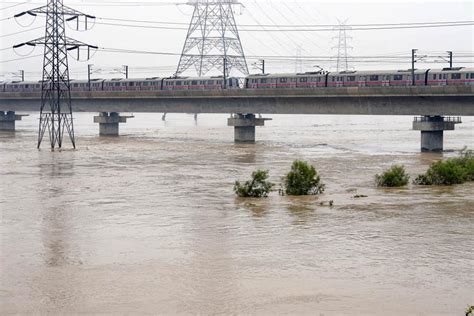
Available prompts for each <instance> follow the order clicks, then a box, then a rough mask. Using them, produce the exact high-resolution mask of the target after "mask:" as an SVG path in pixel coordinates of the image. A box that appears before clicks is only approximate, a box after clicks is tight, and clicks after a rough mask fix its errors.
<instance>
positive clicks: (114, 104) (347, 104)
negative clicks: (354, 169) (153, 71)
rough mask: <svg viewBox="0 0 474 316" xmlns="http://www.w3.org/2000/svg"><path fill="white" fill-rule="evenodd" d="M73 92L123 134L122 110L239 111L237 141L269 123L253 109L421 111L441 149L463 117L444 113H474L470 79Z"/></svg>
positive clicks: (22, 107) (21, 104)
mask: <svg viewBox="0 0 474 316" xmlns="http://www.w3.org/2000/svg"><path fill="white" fill-rule="evenodd" d="M40 98H41V96H40V94H38V93H36V94H34V93H1V94H0V111H11V112H10V113H12V112H18V111H20V112H21V111H38V109H39V104H40ZM72 98H73V109H74V111H76V112H100V113H101V115H100V116H98V117H96V118H95V121H96V122H97V123H99V124H101V134H102V135H107V134H112V135H118V124H119V123H121V122H125V121H126V118H124V117H122V116H120V115H119V114H118V113H120V112H132V113H138V112H145V113H153V112H158V113H235V115H233V116H232V117H231V118H230V119H229V121H228V125H229V126H233V127H234V128H235V140H236V141H237V142H254V141H255V126H263V125H264V121H265V119H262V118H257V117H255V115H252V114H253V113H265V114H306V115H308V114H314V115H325V114H330V115H410V116H421V117H422V118H417V119H416V120H415V122H414V129H416V130H420V131H421V133H422V146H421V147H422V150H427V151H437V150H442V148H443V141H442V139H443V131H444V130H452V129H454V125H455V124H458V123H460V120H459V119H457V118H455V119H453V118H449V119H448V118H447V119H444V117H445V116H456V117H457V116H474V86H468V85H466V86H414V87H350V88H320V89H258V90H257V89H255V90H250V89H237V90H213V91H200V90H188V91H120V92H110V91H94V92H73V93H72ZM0 121H1V118H0ZM440 122H443V123H440ZM107 124H109V125H107ZM108 127H109V128H108ZM0 128H1V126H0ZM109 132H110V133H109Z"/></svg>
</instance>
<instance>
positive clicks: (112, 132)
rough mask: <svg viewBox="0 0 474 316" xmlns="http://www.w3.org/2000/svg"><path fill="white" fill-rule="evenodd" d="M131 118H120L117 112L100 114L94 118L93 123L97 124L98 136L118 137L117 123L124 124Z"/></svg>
mask: <svg viewBox="0 0 474 316" xmlns="http://www.w3.org/2000/svg"><path fill="white" fill-rule="evenodd" d="M129 118H133V116H120V114H119V113H117V112H110V113H107V112H101V113H99V116H94V123H99V135H100V136H119V123H126V122H127V119H129Z"/></svg>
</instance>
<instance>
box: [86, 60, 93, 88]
mask: <svg viewBox="0 0 474 316" xmlns="http://www.w3.org/2000/svg"><path fill="white" fill-rule="evenodd" d="M91 73H92V65H91V64H89V65H87V84H88V86H89V91H91V90H92V88H91Z"/></svg>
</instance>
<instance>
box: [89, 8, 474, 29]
mask: <svg viewBox="0 0 474 316" xmlns="http://www.w3.org/2000/svg"><path fill="white" fill-rule="evenodd" d="M260 8H261V7H260ZM262 10H263V9H262ZM97 19H98V20H109V21H121V22H134V23H150V24H170V25H184V26H187V25H188V23H185V22H174V21H156V20H153V21H152V20H137V19H120V18H109V17H97ZM467 23H471V24H472V23H474V20H462V21H431V22H399V23H366V24H347V25H346V26H347V27H352V28H357V27H387V26H425V25H433V24H435V25H438V24H439V25H442V24H467ZM338 26H339V25H338V24H277V23H273V24H262V23H258V22H257V24H239V27H262V28H263V27H267V28H292V29H295V28H332V27H338Z"/></svg>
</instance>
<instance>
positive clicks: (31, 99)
mask: <svg viewBox="0 0 474 316" xmlns="http://www.w3.org/2000/svg"><path fill="white" fill-rule="evenodd" d="M72 98H73V106H74V111H79V112H101V111H104V112H105V111H107V112H111V111H116V112H168V113H173V112H174V113H266V114H347V115H463V116H474V86H416V87H369V88H367V87H363V88H359V87H351V88H316V89H258V90H257V89H253V90H252V89H237V90H213V91H210V90H208V91H199V90H189V91H120V92H109V91H96V92H73V93H72ZM39 100H40V94H39V93H0V110H3V111H7V110H12V111H37V110H38V107H39Z"/></svg>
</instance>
